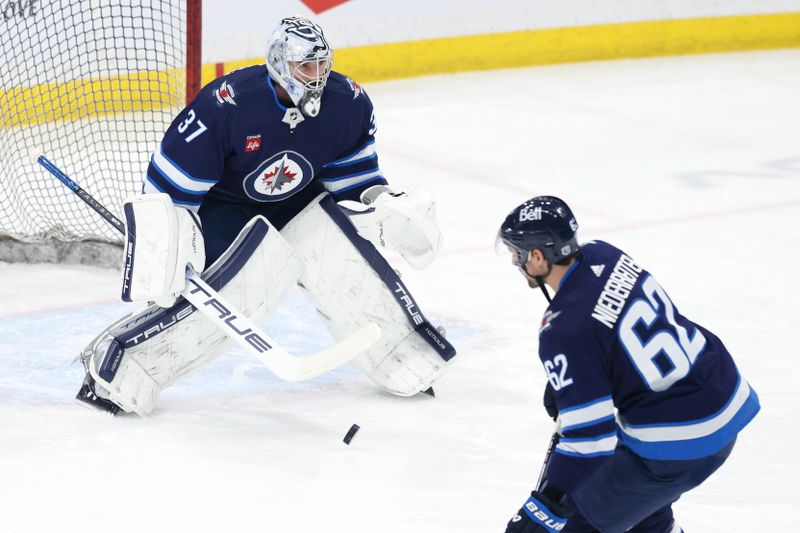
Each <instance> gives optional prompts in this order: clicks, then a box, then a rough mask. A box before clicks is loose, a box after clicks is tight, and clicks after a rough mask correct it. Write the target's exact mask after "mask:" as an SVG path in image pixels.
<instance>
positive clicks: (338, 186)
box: [321, 170, 383, 193]
mask: <svg viewBox="0 0 800 533" xmlns="http://www.w3.org/2000/svg"><path fill="white" fill-rule="evenodd" d="M379 179H383V174H382V173H381V171H380V170H375V171H372V172H364V173H362V174H356V175H354V176H346V177H342V178H337V179H335V180H325V179H323V180H321V181H322V185H323V186H324V187H325V189H326V190H327V191H329V192H332V193H340V192H344V191H346V190H348V189H352V188H354V187H358V186H361V185H364V184H365V183H368V182H371V181H375V180H379Z"/></svg>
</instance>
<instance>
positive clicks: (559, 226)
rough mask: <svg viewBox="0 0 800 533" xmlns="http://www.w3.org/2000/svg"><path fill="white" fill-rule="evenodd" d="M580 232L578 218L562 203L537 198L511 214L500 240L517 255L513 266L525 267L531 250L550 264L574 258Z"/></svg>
mask: <svg viewBox="0 0 800 533" xmlns="http://www.w3.org/2000/svg"><path fill="white" fill-rule="evenodd" d="M577 231H578V223H577V222H576V221H575V216H574V215H573V214H572V211H571V210H570V208H569V206H568V205H567V204H566V203H565V202H564V201H563V200H561V199H559V198H556V197H555V196H536V197H535V198H531V199H530V200H528V201H527V202H525V203H524V204H522V205H520V206H518V207H517V208H516V209H514V210H513V211H512V212H511V213H509V214H508V216H507V217H506V219H505V221H504V222H503V224H502V225H501V226H500V231H499V233H498V234H497V239H498V241H499V242H502V243H503V244H505V245H506V246H507V247H509V248H511V249H512V250H513V251H514V252H515V258H514V264H515V265H517V266H519V267H522V266H523V265H525V263H526V262H527V261H528V256H529V254H530V252H531V250H540V251H541V252H542V255H544V258H545V259H546V260H547V261H550V262H551V263H558V262H559V261H561V260H562V259H566V258H567V257H570V256H571V255H574V254H575V253H576V252H577V251H578V249H579V246H578V240H577V238H576V235H575V234H576V232H577Z"/></svg>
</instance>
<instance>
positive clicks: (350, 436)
mask: <svg viewBox="0 0 800 533" xmlns="http://www.w3.org/2000/svg"><path fill="white" fill-rule="evenodd" d="M359 429H361V428H360V427H359V425H358V424H353V425H352V426H350V431H348V432H347V435H345V436H344V443H345V444H347V445H348V446H349V445H350V441H351V440H353V437H355V436H356V433H358V430H359Z"/></svg>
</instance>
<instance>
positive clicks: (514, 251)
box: [494, 232, 530, 267]
mask: <svg viewBox="0 0 800 533" xmlns="http://www.w3.org/2000/svg"><path fill="white" fill-rule="evenodd" d="M494 251H495V254H497V256H498V257H500V258H502V259H503V261H508V260H510V261H511V264H513V265H514V266H517V267H523V266H525V263H527V262H528V257H529V256H530V252H529V251H528V250H523V249H522V248H518V247H516V246H514V245H513V244H511V243H509V242H507V241H505V240H503V236H502V234H501V233H500V232H498V233H497V238H496V239H495V240H494Z"/></svg>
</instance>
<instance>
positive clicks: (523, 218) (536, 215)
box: [519, 207, 542, 222]
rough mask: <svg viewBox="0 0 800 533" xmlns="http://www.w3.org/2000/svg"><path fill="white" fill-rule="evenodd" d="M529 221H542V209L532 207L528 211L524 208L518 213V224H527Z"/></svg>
mask: <svg viewBox="0 0 800 533" xmlns="http://www.w3.org/2000/svg"><path fill="white" fill-rule="evenodd" d="M529 220H542V208H541V207H534V208H533V209H530V208H528V207H526V208H525V209H523V210H522V211H520V212H519V221H520V222H527V221H529Z"/></svg>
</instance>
